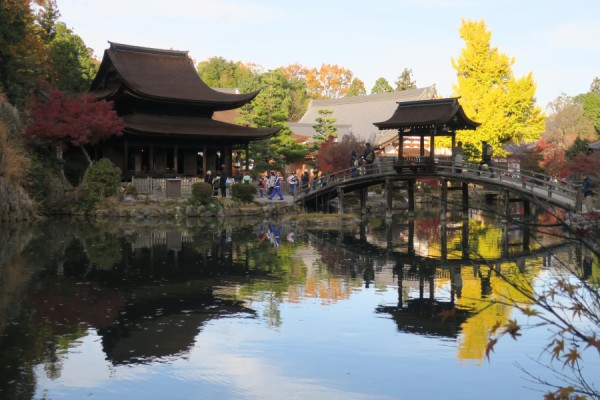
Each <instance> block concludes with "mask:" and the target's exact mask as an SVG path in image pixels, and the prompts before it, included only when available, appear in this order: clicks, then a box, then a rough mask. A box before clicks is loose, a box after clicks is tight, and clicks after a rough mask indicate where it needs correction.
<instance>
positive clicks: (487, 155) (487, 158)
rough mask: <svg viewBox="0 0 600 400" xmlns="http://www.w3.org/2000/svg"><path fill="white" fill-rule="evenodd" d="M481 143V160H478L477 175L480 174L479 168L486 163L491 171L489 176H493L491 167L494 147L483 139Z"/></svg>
mask: <svg viewBox="0 0 600 400" xmlns="http://www.w3.org/2000/svg"><path fill="white" fill-rule="evenodd" d="M481 145H482V146H481V161H480V162H479V172H477V175H478V176H480V175H481V170H482V169H483V166H484V165H486V166H487V168H488V170H489V171H490V173H491V175H490V178H493V177H494V176H495V175H494V168H493V167H492V156H493V155H494V148H493V147H492V145H491V144H489V143H488V142H486V141H485V140H483V141H482V142H481Z"/></svg>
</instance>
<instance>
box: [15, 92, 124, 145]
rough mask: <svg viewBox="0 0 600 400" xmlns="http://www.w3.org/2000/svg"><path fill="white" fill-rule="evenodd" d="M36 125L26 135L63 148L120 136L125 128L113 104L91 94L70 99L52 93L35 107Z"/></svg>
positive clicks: (57, 93)
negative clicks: (97, 98)
mask: <svg viewBox="0 0 600 400" xmlns="http://www.w3.org/2000/svg"><path fill="white" fill-rule="evenodd" d="M30 114H31V118H32V122H31V124H30V125H29V126H28V128H27V131H26V136H27V137H30V138H36V139H38V140H40V141H41V142H43V143H46V144H49V145H55V146H58V147H60V148H63V149H64V148H66V147H68V146H75V147H81V146H85V145H88V144H92V145H93V144H97V143H98V142H100V141H102V140H104V139H107V138H109V137H111V136H114V135H115V136H119V135H121V134H122V130H123V128H124V124H123V120H122V119H121V118H120V117H119V116H117V113H116V112H115V111H114V109H113V105H112V103H109V102H106V101H97V100H96V98H95V97H94V96H93V95H91V94H83V95H79V96H75V97H72V96H69V95H67V94H66V93H64V92H60V91H51V92H50V93H49V95H48V96H47V98H45V99H43V100H37V101H35V102H34V103H33V104H32V106H31V113H30Z"/></svg>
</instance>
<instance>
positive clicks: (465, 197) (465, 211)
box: [462, 182, 469, 218]
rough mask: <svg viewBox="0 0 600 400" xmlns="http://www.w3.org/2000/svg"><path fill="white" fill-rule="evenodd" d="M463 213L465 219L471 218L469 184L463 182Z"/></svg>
mask: <svg viewBox="0 0 600 400" xmlns="http://www.w3.org/2000/svg"><path fill="white" fill-rule="evenodd" d="M462 212H463V218H469V184H468V183H467V182H462Z"/></svg>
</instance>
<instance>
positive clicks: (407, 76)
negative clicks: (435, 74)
mask: <svg viewBox="0 0 600 400" xmlns="http://www.w3.org/2000/svg"><path fill="white" fill-rule="evenodd" d="M416 88H417V82H415V81H413V80H412V69H409V68H404V71H402V73H401V74H400V76H398V80H397V81H396V92H400V91H402V90H409V89H416Z"/></svg>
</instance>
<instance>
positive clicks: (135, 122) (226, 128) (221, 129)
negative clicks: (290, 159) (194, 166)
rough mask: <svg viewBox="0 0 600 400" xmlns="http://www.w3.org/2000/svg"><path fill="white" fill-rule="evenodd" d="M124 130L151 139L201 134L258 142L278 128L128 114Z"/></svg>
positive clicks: (274, 132)
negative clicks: (152, 137) (154, 137)
mask: <svg viewBox="0 0 600 400" xmlns="http://www.w3.org/2000/svg"><path fill="white" fill-rule="evenodd" d="M123 120H124V122H125V126H126V128H125V131H126V132H128V133H132V134H143V135H153V136H163V135H166V136H171V137H172V136H178V137H193V136H196V135H198V132H201V133H202V138H203V139H227V138H235V139H240V140H244V141H247V140H258V139H264V138H265V137H269V136H272V135H274V134H276V133H277V132H278V131H279V129H276V128H274V129H268V128H248V127H245V126H241V125H234V124H228V123H226V122H221V121H216V120H214V119H210V118H201V117H190V116H168V117H165V116H162V115H150V114H130V115H126V116H124V117H123Z"/></svg>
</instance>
